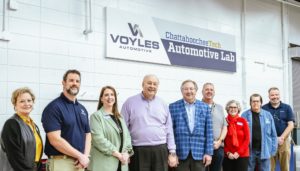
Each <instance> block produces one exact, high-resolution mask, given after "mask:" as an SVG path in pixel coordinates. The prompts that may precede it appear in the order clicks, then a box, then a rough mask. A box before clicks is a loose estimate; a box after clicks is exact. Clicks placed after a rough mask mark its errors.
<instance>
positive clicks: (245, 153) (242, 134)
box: [224, 116, 250, 157]
mask: <svg viewBox="0 0 300 171" xmlns="http://www.w3.org/2000/svg"><path fill="white" fill-rule="evenodd" d="M228 117H230V116H228ZM237 117H238V118H237V119H236V122H234V124H235V126H236V131H237V139H238V142H239V145H238V147H236V146H234V145H233V143H232V137H233V136H232V134H231V135H230V132H229V124H230V123H229V122H228V126H227V128H228V133H227V135H226V137H225V140H224V153H225V157H228V156H227V153H228V152H230V153H232V154H233V153H235V152H237V153H238V154H239V156H240V157H249V143H250V130H249V126H248V123H247V121H246V120H245V119H244V118H242V117H239V116H237ZM226 119H227V120H228V118H226Z"/></svg>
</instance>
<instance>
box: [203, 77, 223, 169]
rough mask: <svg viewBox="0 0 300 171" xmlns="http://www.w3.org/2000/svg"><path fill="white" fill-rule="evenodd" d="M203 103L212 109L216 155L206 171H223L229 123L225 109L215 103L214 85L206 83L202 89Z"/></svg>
mask: <svg viewBox="0 0 300 171" xmlns="http://www.w3.org/2000/svg"><path fill="white" fill-rule="evenodd" d="M202 95H203V98H202V101H203V102H204V103H206V104H207V105H208V106H209V107H210V111H211V117H212V123H213V134H214V154H213V156H212V162H211V165H209V166H208V167H207V169H206V170H209V171H221V168H222V163H223V158H224V148H223V147H224V143H223V140H224V139H225V136H226V134H227V122H226V120H225V115H224V109H223V107H222V106H221V105H219V104H217V103H215V102H214V96H215V87H214V85H213V84H212V83H205V84H204V85H203V88H202Z"/></svg>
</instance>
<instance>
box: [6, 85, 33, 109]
mask: <svg viewBox="0 0 300 171" xmlns="http://www.w3.org/2000/svg"><path fill="white" fill-rule="evenodd" d="M24 93H28V94H30V96H31V98H32V101H33V102H34V100H35V96H34V94H33V93H32V91H31V90H30V89H29V88H28V87H22V88H18V89H16V90H15V91H14V92H13V93H12V95H11V103H12V104H13V105H14V106H16V104H17V99H18V97H19V96H20V95H21V94H24Z"/></svg>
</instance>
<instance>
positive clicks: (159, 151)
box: [129, 144, 169, 171]
mask: <svg viewBox="0 0 300 171" xmlns="http://www.w3.org/2000/svg"><path fill="white" fill-rule="evenodd" d="M133 151H134V155H133V156H132V157H131V158H130V163H129V170H130V171H168V154H169V152H168V149H167V145H166V144H163V145H155V146H134V147H133Z"/></svg>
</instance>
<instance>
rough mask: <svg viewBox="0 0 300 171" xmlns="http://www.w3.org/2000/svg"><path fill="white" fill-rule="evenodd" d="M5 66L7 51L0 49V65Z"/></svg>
mask: <svg viewBox="0 0 300 171" xmlns="http://www.w3.org/2000/svg"><path fill="white" fill-rule="evenodd" d="M5 64H7V49H4V48H0V65H5Z"/></svg>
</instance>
